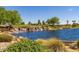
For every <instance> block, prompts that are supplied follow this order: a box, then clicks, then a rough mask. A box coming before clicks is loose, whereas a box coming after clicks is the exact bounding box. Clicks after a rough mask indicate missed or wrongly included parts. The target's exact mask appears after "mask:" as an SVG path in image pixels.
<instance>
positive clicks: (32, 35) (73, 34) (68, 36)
mask: <svg viewBox="0 0 79 59" xmlns="http://www.w3.org/2000/svg"><path fill="white" fill-rule="evenodd" d="M13 35H16V36H22V37H26V38H29V39H32V40H35V39H39V38H40V39H48V38H53V37H57V38H59V39H61V40H70V41H74V40H78V39H79V29H78V28H76V29H63V30H54V31H37V32H21V33H13Z"/></svg>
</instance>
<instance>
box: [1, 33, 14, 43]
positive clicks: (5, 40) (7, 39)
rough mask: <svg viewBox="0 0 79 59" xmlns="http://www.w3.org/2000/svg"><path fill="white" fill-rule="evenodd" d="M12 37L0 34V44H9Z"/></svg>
mask: <svg viewBox="0 0 79 59" xmlns="http://www.w3.org/2000/svg"><path fill="white" fill-rule="evenodd" d="M12 39H13V37H12V36H10V35H7V34H0V42H10V41H12Z"/></svg>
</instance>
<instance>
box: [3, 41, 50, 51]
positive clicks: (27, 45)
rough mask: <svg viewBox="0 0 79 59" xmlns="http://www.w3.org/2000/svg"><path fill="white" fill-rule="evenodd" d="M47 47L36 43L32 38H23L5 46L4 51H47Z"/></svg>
mask: <svg viewBox="0 0 79 59" xmlns="http://www.w3.org/2000/svg"><path fill="white" fill-rule="evenodd" d="M47 51H50V50H49V49H48V48H46V47H44V46H42V45H39V44H37V43H36V42H35V41H33V40H23V41H22V42H18V43H15V44H12V45H10V46H8V47H7V49H6V50H4V52H47Z"/></svg>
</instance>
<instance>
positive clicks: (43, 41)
mask: <svg viewBox="0 0 79 59" xmlns="http://www.w3.org/2000/svg"><path fill="white" fill-rule="evenodd" d="M36 42H37V43H38V44H40V45H43V46H48V40H44V39H37V40H36Z"/></svg>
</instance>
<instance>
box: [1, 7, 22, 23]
mask: <svg viewBox="0 0 79 59" xmlns="http://www.w3.org/2000/svg"><path fill="white" fill-rule="evenodd" d="M21 21H22V20H21V17H20V14H19V13H18V11H16V10H6V9H5V8H4V7H0V24H5V23H11V24H19V23H21Z"/></svg>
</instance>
